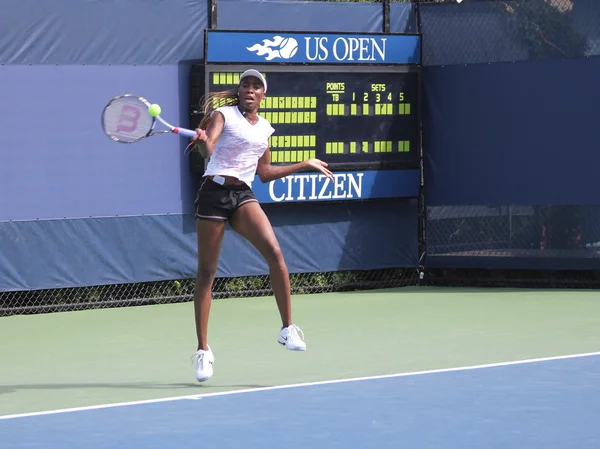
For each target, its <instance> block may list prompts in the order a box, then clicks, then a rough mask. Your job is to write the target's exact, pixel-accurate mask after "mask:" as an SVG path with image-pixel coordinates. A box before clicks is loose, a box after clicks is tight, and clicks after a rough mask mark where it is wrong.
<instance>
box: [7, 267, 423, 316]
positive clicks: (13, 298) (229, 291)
mask: <svg viewBox="0 0 600 449" xmlns="http://www.w3.org/2000/svg"><path fill="white" fill-rule="evenodd" d="M290 282H291V287H292V294H294V295H302V294H312V293H326V292H341V291H353V290H368V289H376V288H390V287H404V286H409V285H416V284H418V282H419V274H418V272H417V270H416V269H414V268H398V269H384V270H369V271H337V272H327V273H300V274H292V275H291V276H290ZM193 294H194V279H179V280H172V281H160V282H146V283H136V284H123V285H101V286H93V287H76V288H56V289H48V290H30V291H16V292H0V316H9V315H15V314H35V313H50V312H59V311H74V310H85V309H100V308H112V307H125V306H140V305H150V304H170V303H178V302H188V301H192V300H193ZM270 295H273V291H272V290H271V283H270V278H269V276H248V277H234V278H218V279H216V280H215V283H214V286H213V298H215V299H222V298H231V297H235V298H250V297H258V296H270Z"/></svg>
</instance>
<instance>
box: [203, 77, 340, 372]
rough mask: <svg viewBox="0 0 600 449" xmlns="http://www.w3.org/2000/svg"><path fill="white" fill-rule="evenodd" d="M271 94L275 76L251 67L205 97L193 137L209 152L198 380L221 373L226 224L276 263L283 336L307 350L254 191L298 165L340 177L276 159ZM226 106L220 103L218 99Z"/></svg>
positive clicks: (318, 165)
mask: <svg viewBox="0 0 600 449" xmlns="http://www.w3.org/2000/svg"><path fill="white" fill-rule="evenodd" d="M266 92H267V81H266V80H265V78H264V77H263V75H262V74H261V73H260V72H258V71H257V70H252V69H251V70H247V71H245V72H244V73H243V74H242V75H241V76H240V82H239V85H238V86H237V87H236V88H234V89H231V90H229V91H224V92H216V93H209V94H208V95H206V96H205V98H204V100H203V105H202V110H203V113H204V117H203V119H202V121H201V122H200V125H199V127H198V128H197V129H196V132H197V133H198V136H196V137H194V138H193V139H192V141H194V143H195V147H196V149H197V150H198V151H200V153H201V154H202V155H203V156H204V157H205V158H209V162H208V165H207V167H206V171H205V173H204V177H203V178H202V181H201V185H200V187H199V189H198V195H197V198H196V201H195V215H196V230H197V234H198V272H197V276H196V288H195V292H194V309H195V319H196V333H197V336H198V348H197V352H196V353H195V354H194V356H193V360H194V361H195V362H196V379H198V381H199V382H203V381H205V380H208V379H209V378H210V377H211V376H212V374H213V364H214V360H215V357H214V354H213V352H212V350H211V348H210V346H209V345H208V343H207V331H208V316H209V312H210V306H211V299H212V295H211V293H212V285H213V282H214V279H215V275H216V273H217V267H218V263H219V256H220V251H221V242H222V241H223V235H224V232H225V223H226V222H229V224H230V225H231V227H232V229H233V230H234V231H236V232H237V233H239V234H240V235H241V236H243V237H244V238H246V239H247V240H248V241H249V242H250V243H251V244H252V245H253V246H254V247H255V248H256V249H257V250H258V251H259V252H260V254H261V255H262V256H263V257H264V258H265V260H266V261H267V263H268V266H269V273H270V276H271V285H272V288H273V292H274V294H275V299H276V302H277V307H278V309H279V314H280V315H281V324H282V327H281V329H280V331H279V338H278V342H279V343H280V344H281V345H283V346H285V347H286V348H287V349H289V350H292V351H304V350H306V343H305V342H304V339H303V333H302V331H301V330H300V328H299V327H298V326H296V325H295V324H293V322H292V308H291V298H290V295H291V292H290V281H289V274H288V270H287V266H286V263H285V261H284V259H283V256H282V254H281V249H280V247H279V243H278V242H277V239H276V237H275V233H274V232H273V228H272V227H271V223H270V222H269V219H268V218H267V216H266V215H265V213H264V212H263V210H262V208H261V207H260V205H259V204H258V201H257V199H256V197H255V195H254V193H253V192H252V181H253V180H254V176H255V174H258V176H259V178H260V180H261V181H262V182H263V183H267V182H270V181H273V180H275V179H279V178H283V177H285V176H288V175H291V174H293V173H296V172H298V171H301V170H302V171H304V170H316V171H320V172H321V173H323V174H324V175H325V176H327V177H328V178H330V179H332V180H333V175H332V173H331V172H330V171H329V170H328V169H327V164H326V163H325V162H323V161H320V160H318V159H311V160H308V161H304V162H300V163H297V164H292V165H287V166H272V165H271V163H270V150H269V145H268V141H269V137H270V136H271V134H273V132H274V131H275V130H274V129H273V127H272V126H271V124H270V123H269V122H268V121H267V120H265V119H264V118H263V117H260V116H259V115H258V107H259V104H260V102H261V100H262V99H263V98H264V97H265V94H266ZM217 102H222V103H221V104H225V105H224V106H220V107H217V108H215V103H217Z"/></svg>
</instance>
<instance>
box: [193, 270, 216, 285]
mask: <svg viewBox="0 0 600 449" xmlns="http://www.w3.org/2000/svg"><path fill="white" fill-rule="evenodd" d="M216 276H217V268H216V267H202V266H201V267H198V271H197V273H196V280H197V281H198V283H200V284H212V282H213V281H214V280H215V277H216Z"/></svg>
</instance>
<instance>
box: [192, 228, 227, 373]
mask: <svg viewBox="0 0 600 449" xmlns="http://www.w3.org/2000/svg"><path fill="white" fill-rule="evenodd" d="M196 232H197V234H198V270H197V272H196V287H195V290H194V315H195V322H196V336H197V338H198V347H197V351H196V353H195V354H194V361H195V362H196V379H198V381H199V382H202V381H205V380H207V379H209V378H210V377H211V376H212V374H213V368H212V365H213V364H214V355H213V353H212V350H211V349H210V346H209V345H208V339H207V335H208V317H209V315H210V306H211V302H212V286H213V282H214V280H215V276H216V274H217V267H218V265H219V255H220V253H221V243H222V242H223V234H224V232H225V222H224V221H213V220H201V219H197V220H196Z"/></svg>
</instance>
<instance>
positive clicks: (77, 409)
mask: <svg viewBox="0 0 600 449" xmlns="http://www.w3.org/2000/svg"><path fill="white" fill-rule="evenodd" d="M592 356H600V352H586V353H581V354H568V355H559V356H553V357H541V358H536V359H523V360H513V361H509V362H497V363H488V364H484V365H471V366H459V367H455V368H441V369H432V370H426V371H412V372H407V373H397V374H383V375H379V376H365V377H354V378H349V379H334V380H323V381H318V382H306V383H300V384H289V385H276V386H272V387H258V388H247V389H242V390H232V391H220V392H216V393H205V394H192V395H187V396H175V397H170V398H161V399H146V400H143V401H132V402H118V403H114V404H100V405H90V406H86V407H74V408H65V409H58V410H47V411H43V412H31V413H21V414H16V415H4V416H0V420H5V419H15V418H28V417H32V416H43V415H54V414H59V413H70V412H83V411H87V410H98V409H105V408H114V407H125V406H130V405H143V404H156V403H159V402H173V401H180V400H183V399H203V398H208V397H213V396H229V395H232V394H243V393H255V392H260V391H271V390H283V389H288V388H299V387H313V386H317V385H331V384H341V383H347V382H360V381H365V380H377V379H390V378H394V377H408V376H420V375H424V374H439V373H450V372H455V371H470V370H476V369H484V368H498V367H503V366H512V365H524V364H527V363H539V362H550V361H555V360H565V359H574V358H581V357H592Z"/></svg>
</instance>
